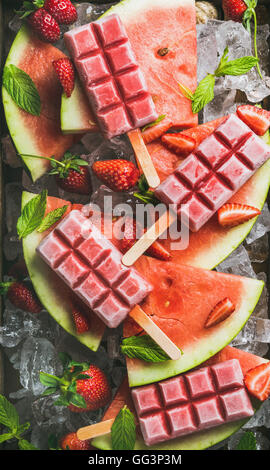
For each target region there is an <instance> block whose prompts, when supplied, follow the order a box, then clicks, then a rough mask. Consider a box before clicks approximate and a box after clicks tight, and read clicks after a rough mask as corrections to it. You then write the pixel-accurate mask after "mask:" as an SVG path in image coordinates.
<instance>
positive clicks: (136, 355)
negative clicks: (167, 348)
mask: <svg viewBox="0 0 270 470" xmlns="http://www.w3.org/2000/svg"><path fill="white" fill-rule="evenodd" d="M121 350H122V353H123V354H125V355H126V356H128V357H130V358H132V359H141V360H142V361H145V362H165V361H169V360H170V358H169V356H168V355H167V354H166V353H165V352H164V351H163V350H162V349H161V348H160V346H159V345H158V344H157V343H155V341H154V340H153V339H152V338H151V337H150V336H148V335H143V336H131V337H130V338H125V339H123V342H122V345H121Z"/></svg>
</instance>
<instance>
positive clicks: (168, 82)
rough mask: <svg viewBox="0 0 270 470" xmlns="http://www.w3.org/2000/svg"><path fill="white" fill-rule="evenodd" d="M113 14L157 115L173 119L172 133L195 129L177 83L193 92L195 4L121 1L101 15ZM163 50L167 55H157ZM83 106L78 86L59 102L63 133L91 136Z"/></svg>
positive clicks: (193, 117)
mask: <svg viewBox="0 0 270 470" xmlns="http://www.w3.org/2000/svg"><path fill="white" fill-rule="evenodd" d="M112 13H117V14H118V15H119V16H120V17H121V19H122V21H123V23H124V25H125V27H126V30H127V34H128V37H129V39H130V42H131V45H132V46H133V50H134V52H135V55H136V57H137V60H138V63H139V65H140V67H141V70H142V72H143V73H144V76H145V78H146V80H147V82H148V87H149V90H150V93H151V94H152V97H153V100H154V103H155V106H156V109H157V112H158V114H166V115H167V117H168V118H171V119H172V118H173V123H174V125H175V126H176V127H181V128H187V127H192V126H195V125H196V124H197V121H198V119H197V115H194V114H193V113H192V110H191V103H190V101H189V100H188V99H187V98H185V97H184V96H183V95H182V93H181V91H180V88H179V86H178V82H181V83H183V84H184V85H185V86H187V87H189V88H190V89H191V90H195V89H196V86H197V39H196V12H195V1H194V0H166V2H164V0H136V1H135V2H134V1H133V0H123V1H122V2H120V3H118V4H117V5H115V6H113V7H112V8H110V9H109V10H108V11H107V12H106V13H105V15H108V14H112ZM168 35H169V37H168ZM164 49H167V53H166V54H165V55H164V53H162V52H161V51H164ZM85 102H87V98H86V97H85V95H84V92H83V91H82V90H81V88H80V86H79V85H78V83H77V85H76V88H75V92H74V93H73V96H72V97H71V99H67V98H66V97H65V96H63V99H62V109H61V122H62V130H63V132H64V133H68V132H78V131H80V130H82V131H86V130H88V131H92V130H93V117H92V113H91V111H90V109H89V108H88V112H87V108H86V107H85V104H82V105H81V103H85Z"/></svg>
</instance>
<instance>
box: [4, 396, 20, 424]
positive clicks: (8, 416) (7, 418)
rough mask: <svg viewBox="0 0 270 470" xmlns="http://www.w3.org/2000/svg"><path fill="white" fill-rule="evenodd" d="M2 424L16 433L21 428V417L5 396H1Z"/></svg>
mask: <svg viewBox="0 0 270 470" xmlns="http://www.w3.org/2000/svg"><path fill="white" fill-rule="evenodd" d="M0 423H1V424H3V425H4V426H6V427H7V428H9V429H11V431H12V433H16V431H17V429H18V426H19V416H18V413H17V410H16V408H15V406H13V405H12V404H11V403H10V402H9V401H8V400H7V399H6V397H4V396H3V395H0Z"/></svg>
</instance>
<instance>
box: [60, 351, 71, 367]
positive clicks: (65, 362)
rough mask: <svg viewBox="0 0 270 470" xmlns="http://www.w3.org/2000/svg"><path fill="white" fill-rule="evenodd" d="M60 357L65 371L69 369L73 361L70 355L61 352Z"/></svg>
mask: <svg viewBox="0 0 270 470" xmlns="http://www.w3.org/2000/svg"><path fill="white" fill-rule="evenodd" d="M58 357H59V359H60V361H61V363H62V366H63V369H64V370H66V369H68V368H69V365H70V362H71V361H72V358H71V356H70V355H69V354H68V353H65V352H60V353H59V354H58Z"/></svg>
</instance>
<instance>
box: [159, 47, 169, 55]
mask: <svg viewBox="0 0 270 470" xmlns="http://www.w3.org/2000/svg"><path fill="white" fill-rule="evenodd" d="M168 52H169V49H168V47H161V49H159V50H158V51H157V53H158V55H160V57H164V56H165V55H167V54H168Z"/></svg>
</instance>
